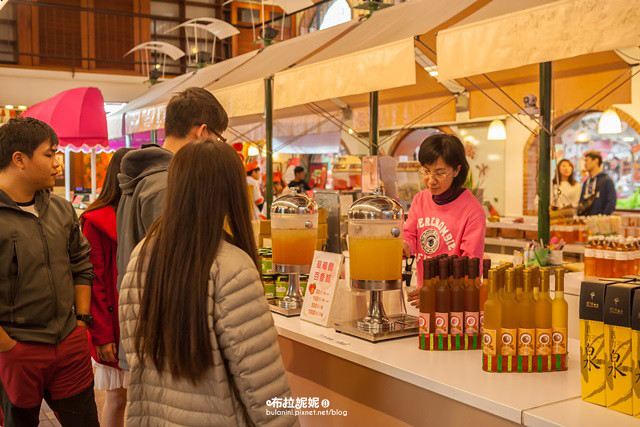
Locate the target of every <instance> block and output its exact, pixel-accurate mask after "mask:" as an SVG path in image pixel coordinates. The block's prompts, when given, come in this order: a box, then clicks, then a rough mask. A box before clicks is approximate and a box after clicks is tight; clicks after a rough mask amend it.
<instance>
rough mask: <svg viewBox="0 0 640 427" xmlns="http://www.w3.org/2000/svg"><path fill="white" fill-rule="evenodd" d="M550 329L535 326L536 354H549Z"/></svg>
mask: <svg viewBox="0 0 640 427" xmlns="http://www.w3.org/2000/svg"><path fill="white" fill-rule="evenodd" d="M552 333H553V331H552V330H551V329H542V328H536V355H539V356H548V355H550V354H551V334H552Z"/></svg>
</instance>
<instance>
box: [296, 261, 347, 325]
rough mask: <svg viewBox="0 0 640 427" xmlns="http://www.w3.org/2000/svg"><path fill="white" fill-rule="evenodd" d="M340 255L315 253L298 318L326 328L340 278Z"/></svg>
mask: <svg viewBox="0 0 640 427" xmlns="http://www.w3.org/2000/svg"><path fill="white" fill-rule="evenodd" d="M341 266H342V255H341V254H334V253H331V252H321V251H316V252H315V254H314V255H313V264H312V265H311V271H310V272H309V281H308V283H307V291H306V293H305V296H304V303H303V304H302V313H301V314H300V318H301V319H303V320H306V321H307V322H311V323H315V324H317V325H320V326H324V327H327V326H328V325H329V317H330V314H331V307H332V306H333V298H334V296H335V293H336V287H337V286H338V279H339V278H340V267H341Z"/></svg>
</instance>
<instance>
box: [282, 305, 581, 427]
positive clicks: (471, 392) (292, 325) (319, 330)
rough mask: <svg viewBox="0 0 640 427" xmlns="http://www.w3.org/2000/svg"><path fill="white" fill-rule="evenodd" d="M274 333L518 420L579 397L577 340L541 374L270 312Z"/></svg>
mask: <svg viewBox="0 0 640 427" xmlns="http://www.w3.org/2000/svg"><path fill="white" fill-rule="evenodd" d="M274 321H275V325H276V328H277V330H278V333H279V334H280V335H281V336H283V337H285V338H288V339H291V340H294V341H297V342H299V343H301V344H305V345H308V346H310V347H313V348H316V349H318V350H321V351H323V352H326V353H329V354H331V355H334V356H337V357H340V358H343V359H346V360H348V361H350V362H353V363H356V364H359V365H362V366H364V367H367V368H369V369H372V370H374V371H377V372H380V373H382V374H386V375H389V376H391V377H393V378H397V379H399V380H401V381H405V382H407V383H410V384H413V385H415V386H417V387H420V388H423V389H426V390H429V391H432V392H434V393H437V394H439V395H442V396H445V397H448V398H450V399H453V400H455V401H458V402H461V403H464V404H467V405H470V406H472V407H475V408H477V409H480V410H482V411H485V412H488V413H491V414H493V415H496V416H498V417H501V418H505V419H507V420H510V421H512V422H515V423H518V424H520V423H521V422H522V416H523V413H524V412H525V411H527V410H531V409H533V408H538V407H541V406H543V405H549V404H552V403H556V402H559V401H563V400H568V399H572V398H576V397H579V396H580V366H579V361H578V357H579V356H578V354H579V343H578V342H577V341H576V340H570V341H569V351H570V354H571V355H574V356H573V357H570V358H569V370H568V371H566V372H549V373H540V374H535V373H534V374H518V373H513V374H505V373H488V372H484V371H483V370H482V367H481V360H482V359H481V358H482V353H481V351H480V350H474V351H423V350H419V349H418V338H417V337H411V338H404V339H398V340H393V341H386V342H380V343H377V344H373V343H370V342H367V341H364V340H360V339H358V338H354V337H350V336H348V335H342V334H339V333H337V332H335V331H334V330H333V329H328V328H323V327H320V326H317V325H313V324H310V323H307V322H304V321H302V320H300V319H299V318H296V317H294V318H286V317H283V316H279V315H276V314H274Z"/></svg>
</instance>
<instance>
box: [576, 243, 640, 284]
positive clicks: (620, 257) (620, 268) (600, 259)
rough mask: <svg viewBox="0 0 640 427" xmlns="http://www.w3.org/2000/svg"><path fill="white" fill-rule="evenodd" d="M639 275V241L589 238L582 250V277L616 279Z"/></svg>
mask: <svg viewBox="0 0 640 427" xmlns="http://www.w3.org/2000/svg"><path fill="white" fill-rule="evenodd" d="M639 273H640V239H634V238H631V237H627V238H624V237H604V236H591V237H589V239H588V241H587V245H586V246H585V249H584V275H585V276H587V277H609V278H611V277H613V278H618V277H622V276H628V275H637V274H639Z"/></svg>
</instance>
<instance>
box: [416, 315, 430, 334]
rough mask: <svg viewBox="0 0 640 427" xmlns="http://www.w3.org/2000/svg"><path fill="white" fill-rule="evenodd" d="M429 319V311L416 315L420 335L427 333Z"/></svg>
mask: <svg viewBox="0 0 640 427" xmlns="http://www.w3.org/2000/svg"><path fill="white" fill-rule="evenodd" d="M430 320H431V314H430V313H420V315H419V316H418V326H419V329H420V335H429V334H430V333H431V332H430V331H429V321H430Z"/></svg>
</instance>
